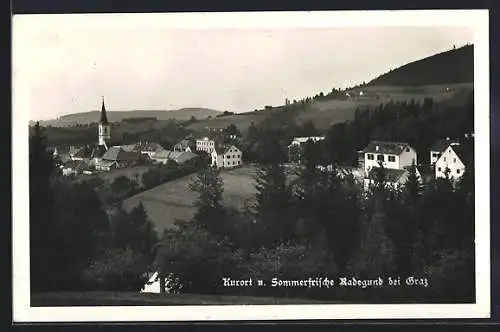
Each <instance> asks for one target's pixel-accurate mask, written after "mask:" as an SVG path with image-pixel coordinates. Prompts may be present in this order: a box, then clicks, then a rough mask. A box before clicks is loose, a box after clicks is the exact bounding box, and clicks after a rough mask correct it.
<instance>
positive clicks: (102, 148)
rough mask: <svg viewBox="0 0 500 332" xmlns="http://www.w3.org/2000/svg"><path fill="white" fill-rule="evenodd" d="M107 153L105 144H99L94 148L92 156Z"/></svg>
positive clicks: (96, 156)
mask: <svg viewBox="0 0 500 332" xmlns="http://www.w3.org/2000/svg"><path fill="white" fill-rule="evenodd" d="M105 153H106V147H105V146H104V145H98V146H96V147H94V149H93V150H92V158H101V157H102V156H104V154H105Z"/></svg>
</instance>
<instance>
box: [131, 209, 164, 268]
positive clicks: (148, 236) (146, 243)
mask: <svg viewBox="0 0 500 332" xmlns="http://www.w3.org/2000/svg"><path fill="white" fill-rule="evenodd" d="M130 220H131V223H132V226H133V228H134V230H135V236H134V238H132V239H131V240H132V241H131V245H132V246H131V247H132V249H134V251H135V252H137V253H139V254H141V255H142V256H143V257H144V258H145V262H146V264H147V266H148V267H151V264H152V263H153V261H154V258H155V256H156V245H157V243H158V234H157V233H156V230H155V227H154V225H153V223H152V222H151V220H149V218H148V215H147V212H146V209H145V208H144V205H143V204H142V202H139V204H138V205H137V206H136V207H134V208H133V209H132V211H130Z"/></svg>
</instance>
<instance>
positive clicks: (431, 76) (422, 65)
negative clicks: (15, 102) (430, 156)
mask: <svg viewBox="0 0 500 332" xmlns="http://www.w3.org/2000/svg"><path fill="white" fill-rule="evenodd" d="M473 68H474V61H473V46H472V45H469V46H464V47H461V48H458V49H454V50H450V51H447V52H443V53H440V54H436V55H433V56H430V57H427V58H425V59H422V60H419V61H415V62H412V63H409V64H407V65H404V66H401V67H399V68H397V69H394V70H392V71H391V72H389V73H387V74H384V75H381V76H379V77H378V78H376V79H374V80H372V81H371V82H369V83H368V84H367V85H364V86H357V87H355V88H351V89H348V90H346V91H339V92H337V93H336V94H335V95H333V94H326V95H324V96H321V97H318V96H316V97H315V98H310V100H308V101H307V102H305V103H303V104H301V105H297V104H292V105H287V106H284V105H281V106H276V107H270V108H266V109H264V110H257V111H253V112H246V113H240V114H234V115H224V116H220V115H221V114H222V112H219V111H216V110H211V109H205V108H184V109H179V110H174V111H162V110H158V111H138V110H135V111H127V112H124V111H110V112H108V118H109V119H110V121H112V122H117V121H121V120H122V119H124V118H137V117H155V118H157V119H158V120H160V121H157V122H156V123H151V122H148V123H142V124H141V123H139V124H127V126H126V127H127V129H126V130H125V131H130V132H136V131H140V130H143V129H144V128H143V127H145V126H146V127H147V128H146V129H159V128H161V126H162V125H164V123H162V121H161V120H163V121H165V120H167V119H176V120H188V119H190V118H191V117H192V116H194V117H195V118H196V119H197V120H198V121H195V122H192V123H191V124H190V125H189V129H190V130H192V131H194V132H195V133H197V134H202V133H206V131H207V129H208V128H220V127H226V126H227V125H229V124H234V125H236V126H237V127H238V129H239V130H240V131H242V132H245V131H246V129H247V128H248V127H249V126H250V124H251V123H252V122H253V123H254V124H255V125H259V124H265V125H269V126H274V125H278V126H280V125H283V124H287V123H291V122H294V123H296V124H301V123H304V122H307V121H312V122H313V123H314V124H315V125H316V127H317V128H318V129H320V130H325V129H327V128H328V127H329V126H331V125H333V124H335V123H338V122H344V121H347V120H351V119H352V118H353V117H354V111H355V110H356V108H363V107H365V106H374V105H380V104H381V103H387V102H389V101H390V100H393V101H407V102H409V101H410V100H412V99H414V100H415V101H416V102H422V101H423V100H424V98H429V97H430V98H433V99H434V101H435V102H440V101H449V102H450V103H452V104H461V103H462V102H463V100H464V96H467V95H468V93H469V92H470V91H472V90H473V88H474V84H473V80H474V70H473ZM296 106H298V107H296ZM217 115H219V117H216V116H217ZM209 117H211V118H210V119H209ZM97 119H99V114H98V112H97V111H94V112H86V113H77V114H70V115H66V116H62V117H60V118H59V119H58V120H51V121H43V122H41V124H42V125H52V126H57V127H64V126H69V125H74V124H76V123H78V124H88V123H92V122H96V120H97ZM124 126H125V125H124ZM122 129H123V128H122ZM136 129H137V130H136ZM114 132H117V131H116V130H115V131H114Z"/></svg>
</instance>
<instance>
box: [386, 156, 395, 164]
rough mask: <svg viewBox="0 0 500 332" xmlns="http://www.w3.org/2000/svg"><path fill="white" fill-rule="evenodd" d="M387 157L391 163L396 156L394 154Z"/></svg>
mask: <svg viewBox="0 0 500 332" xmlns="http://www.w3.org/2000/svg"><path fill="white" fill-rule="evenodd" d="M387 159H388V160H389V161H390V162H391V163H393V162H395V161H396V157H395V156H389V157H387Z"/></svg>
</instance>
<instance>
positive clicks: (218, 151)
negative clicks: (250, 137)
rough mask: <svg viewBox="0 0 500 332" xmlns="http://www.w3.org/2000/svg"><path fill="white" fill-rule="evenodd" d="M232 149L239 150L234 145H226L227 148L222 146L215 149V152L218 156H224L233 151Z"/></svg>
mask: <svg viewBox="0 0 500 332" xmlns="http://www.w3.org/2000/svg"><path fill="white" fill-rule="evenodd" d="M231 148H235V149H238V148H237V147H236V146H234V145H226V146H223V145H220V146H217V147H215V151H216V152H217V154H224V153H226V152H228V151H229V149H231ZM238 150H239V149H238Z"/></svg>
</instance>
